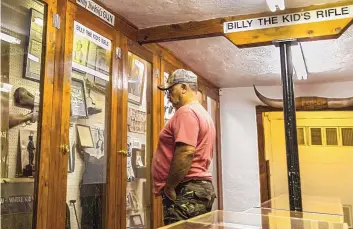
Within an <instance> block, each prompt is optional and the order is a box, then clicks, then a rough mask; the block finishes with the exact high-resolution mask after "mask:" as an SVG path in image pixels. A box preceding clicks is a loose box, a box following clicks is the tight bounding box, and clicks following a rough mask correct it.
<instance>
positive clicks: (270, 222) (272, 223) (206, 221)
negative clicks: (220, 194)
mask: <svg viewBox="0 0 353 229" xmlns="http://www.w3.org/2000/svg"><path fill="white" fill-rule="evenodd" d="M167 228H168V229H188V228H192V229H198V228H203V229H206V228H210V229H211V228H212V229H216V228H222V229H233V228H234V229H235V228H236V229H262V228H263V229H304V228H305V229H314V228H322V229H329V228H335V229H348V225H347V224H346V223H337V222H328V221H319V220H311V219H305V218H301V219H300V218H292V217H283V216H274V215H263V214H251V213H244V212H230V211H220V210H217V211H212V212H210V213H207V214H204V215H201V216H198V217H195V218H191V219H189V220H186V221H180V222H178V223H175V224H171V225H168V226H165V227H163V229H167Z"/></svg>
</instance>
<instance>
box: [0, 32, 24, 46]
mask: <svg viewBox="0 0 353 229" xmlns="http://www.w3.org/2000/svg"><path fill="white" fill-rule="evenodd" d="M0 39H1V40H2V41H6V42H9V43H11V44H17V45H19V44H21V40H20V39H17V38H15V37H13V36H10V35H8V34H6V33H2V32H0Z"/></svg>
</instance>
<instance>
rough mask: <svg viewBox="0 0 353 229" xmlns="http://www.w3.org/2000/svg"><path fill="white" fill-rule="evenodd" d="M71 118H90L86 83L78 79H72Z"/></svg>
mask: <svg viewBox="0 0 353 229" xmlns="http://www.w3.org/2000/svg"><path fill="white" fill-rule="evenodd" d="M71 116H72V117H78V118H87V117H88V113H87V101H86V93H85V88H84V82H83V81H82V80H78V79H76V78H72V83H71Z"/></svg>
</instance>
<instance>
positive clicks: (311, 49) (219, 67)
mask: <svg viewBox="0 0 353 229" xmlns="http://www.w3.org/2000/svg"><path fill="white" fill-rule="evenodd" d="M336 1H337V0H287V2H286V7H287V8H294V7H302V6H308V5H313V4H322V3H328V2H336ZM100 2H102V3H104V4H105V5H106V6H108V7H109V8H110V9H112V10H114V11H115V12H116V13H118V14H119V15H121V16H123V17H124V18H126V19H127V20H128V21H130V22H131V23H133V24H134V25H136V26H137V27H138V28H140V29H141V28H146V27H154V26H158V25H165V24H173V23H181V22H188V21H192V20H197V21H200V20H205V19H211V18H217V17H223V16H233V15H242V14H250V13H260V12H264V11H269V10H268V8H267V5H266V2H265V0H100ZM161 45H162V46H164V47H166V48H168V49H169V50H170V51H172V52H173V53H174V54H175V55H176V56H177V57H178V58H179V59H181V60H182V61H183V62H185V63H187V64H188V65H189V66H190V67H192V68H193V69H194V70H195V71H197V72H198V73H199V74H201V75H202V76H203V77H205V78H206V79H208V80H210V81H211V82H213V83H214V84H215V85H217V86H219V87H238V86H251V85H252V84H256V85H259V86H260V85H275V84H279V83H280V62H279V50H278V48H275V47H274V46H266V47H258V48H246V49H239V48H237V47H236V46H234V45H233V44H232V43H231V42H229V41H228V40H227V39H226V38H224V37H214V38H204V39H195V40H185V41H175V42H167V43H161ZM302 46H303V50H304V56H305V59H306V62H307V66H308V71H309V79H308V80H306V81H301V82H300V83H303V82H305V83H318V82H331V81H332V82H333V81H348V80H353V64H352V63H353V26H351V28H350V29H348V30H347V31H346V32H345V33H344V34H343V35H342V36H341V37H340V38H339V39H337V40H326V41H315V42H305V43H302Z"/></svg>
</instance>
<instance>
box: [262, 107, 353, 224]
mask: <svg viewBox="0 0 353 229" xmlns="http://www.w3.org/2000/svg"><path fill="white" fill-rule="evenodd" d="M263 119H264V129H265V152H266V160H269V162H270V184H271V196H272V198H277V200H278V201H277V202H278V203H277V204H278V207H279V206H280V205H281V206H282V207H288V208H289V206H288V182H287V181H288V177H287V159H286V149H285V135H284V122H283V113H282V112H268V113H264V115H263ZM297 130H298V131H297V132H298V145H299V164H300V176H301V188H302V200H303V210H304V211H310V212H322V213H333V214H343V211H344V212H345V213H347V214H348V215H346V214H345V216H346V217H349V218H352V216H351V215H352V213H351V206H352V205H353V179H352V171H353V112H343V111H342V112H331V111H326V112H297ZM346 217H345V218H346ZM347 219H348V218H347ZM349 221H350V220H349ZM348 223H349V224H350V222H348Z"/></svg>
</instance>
